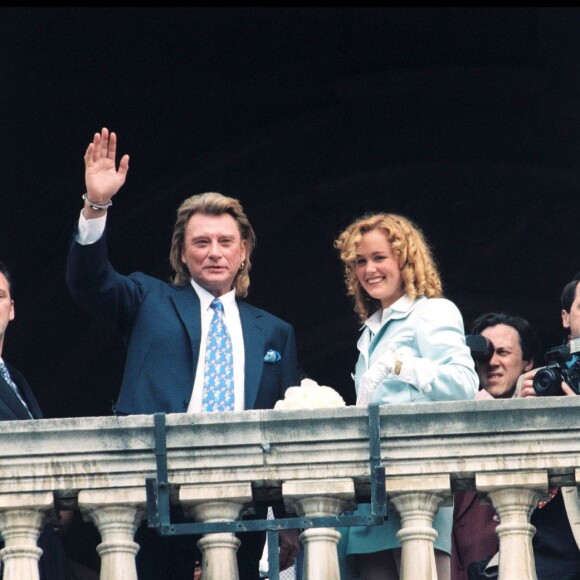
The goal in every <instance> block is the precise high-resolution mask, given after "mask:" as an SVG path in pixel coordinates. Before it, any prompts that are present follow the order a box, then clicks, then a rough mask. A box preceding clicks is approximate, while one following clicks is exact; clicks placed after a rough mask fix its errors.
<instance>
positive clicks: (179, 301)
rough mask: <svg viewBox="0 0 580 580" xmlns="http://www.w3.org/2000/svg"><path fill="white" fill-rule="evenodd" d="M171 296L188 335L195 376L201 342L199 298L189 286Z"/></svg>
mask: <svg viewBox="0 0 580 580" xmlns="http://www.w3.org/2000/svg"><path fill="white" fill-rule="evenodd" d="M176 290H177V291H176V292H175V293H173V294H172V295H171V300H172V302H173V304H174V305H175V309H176V310H177V314H178V316H179V318H181V321H182V322H183V325H184V326H185V328H186V330H187V334H188V335H189V341H190V343H191V353H192V358H193V367H192V372H193V373H194V374H195V369H197V361H198V358H199V347H200V342H201V313H200V305H199V298H198V296H197V294H196V293H195V290H194V289H193V287H192V286H191V284H187V285H186V286H183V287H179V288H177V289H176Z"/></svg>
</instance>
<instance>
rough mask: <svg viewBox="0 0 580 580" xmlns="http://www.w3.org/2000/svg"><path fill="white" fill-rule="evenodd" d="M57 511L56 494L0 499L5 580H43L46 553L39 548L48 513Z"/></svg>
mask: <svg viewBox="0 0 580 580" xmlns="http://www.w3.org/2000/svg"><path fill="white" fill-rule="evenodd" d="M53 507H54V497H53V494H52V492H40V493H27V494H12V493H7V494H2V495H0V534H1V535H2V538H3V539H4V545H5V547H4V548H3V549H2V550H0V556H1V557H2V566H3V580H38V579H39V572H38V560H39V559H40V556H41V555H42V550H41V549H40V548H39V547H38V546H37V545H36V544H37V541H38V536H39V535H40V531H41V529H42V525H43V522H44V520H45V519H46V517H47V512H48V511H49V510H50V509H52V508H53Z"/></svg>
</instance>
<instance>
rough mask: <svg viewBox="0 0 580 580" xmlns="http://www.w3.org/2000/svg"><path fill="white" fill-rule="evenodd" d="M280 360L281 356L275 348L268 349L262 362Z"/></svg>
mask: <svg viewBox="0 0 580 580" xmlns="http://www.w3.org/2000/svg"><path fill="white" fill-rule="evenodd" d="M281 360H282V356H281V355H280V353H279V352H278V351H277V350H272V349H270V350H269V351H268V352H267V353H266V356H265V357H264V362H272V363H273V362H278V361H281Z"/></svg>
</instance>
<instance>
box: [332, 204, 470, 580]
mask: <svg viewBox="0 0 580 580" xmlns="http://www.w3.org/2000/svg"><path fill="white" fill-rule="evenodd" d="M335 246H336V248H337V249H338V250H339V252H340V258H341V260H342V262H343V264H344V269H345V282H346V287H347V292H348V294H349V295H350V296H352V297H353V299H354V308H355V311H356V313H357V314H358V316H359V318H360V320H361V322H362V323H363V330H362V334H361V336H360V338H359V341H358V343H357V347H358V349H359V358H358V361H357V363H356V367H355V374H354V381H355V388H356V391H357V403H356V404H357V406H366V405H368V404H369V403H379V404H401V403H420V402H435V401H450V400H459V399H474V398H475V395H476V393H477V388H478V378H477V374H476V372H475V367H474V363H473V359H472V357H471V353H470V350H469V348H468V347H467V345H466V344H465V331H464V326H463V318H462V316H461V313H460V311H459V309H458V308H457V306H456V305H455V304H454V303H453V302H451V301H450V300H447V299H446V298H443V290H442V284H441V279H440V277H439V272H438V269H437V266H436V264H435V260H434V258H433V255H432V253H431V249H430V248H429V245H428V243H427V241H426V240H425V237H424V235H423V233H422V231H421V230H420V229H419V227H417V226H416V225H415V224H414V223H413V222H412V221H411V220H409V219H408V218H405V217H403V216H400V215H396V214H391V213H378V214H372V215H366V216H363V217H362V218H360V219H357V220H356V221H354V222H353V223H352V224H351V225H349V226H348V227H347V228H346V229H345V230H344V231H343V232H342V233H341V234H340V235H339V236H338V239H337V240H336V241H335ZM369 508H370V506H369V505H368V504H363V505H360V504H359V508H358V512H357V513H361V514H363V513H368V511H369ZM452 511H453V510H452V508H441V509H440V510H439V512H438V513H437V515H436V516H435V519H434V522H433V526H434V528H435V529H436V530H437V531H438V538H437V540H436V541H435V560H436V566H437V574H438V578H439V579H440V580H441V579H444V578H449V574H450V572H449V555H450V554H451V526H452V515H453V514H452ZM399 528H400V520H399V517H398V515H397V513H396V512H395V510H394V509H392V510H391V511H390V512H389V518H388V520H387V521H386V522H385V523H384V524H383V525H382V526H355V527H350V528H345V529H344V528H343V529H341V533H342V536H343V537H342V539H341V542H340V546H339V553H342V554H346V556H351V557H353V559H354V562H353V559H352V558H349V559H348V561H346V560H345V561H343V562H341V565H342V566H343V570H344V569H345V568H347V567H348V566H350V565H352V564H354V565H356V567H357V568H358V573H359V574H360V577H361V578H363V579H365V580H372V579H375V578H377V579H378V578H380V579H381V580H384V579H387V580H398V578H399V568H400V557H401V550H400V548H401V545H400V543H399V541H398V540H397V538H396V533H397V531H398V530H399Z"/></svg>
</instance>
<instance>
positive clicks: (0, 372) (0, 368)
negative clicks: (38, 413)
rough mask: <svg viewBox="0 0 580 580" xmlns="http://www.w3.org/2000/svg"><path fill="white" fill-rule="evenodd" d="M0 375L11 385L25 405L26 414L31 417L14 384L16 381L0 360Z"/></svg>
mask: <svg viewBox="0 0 580 580" xmlns="http://www.w3.org/2000/svg"><path fill="white" fill-rule="evenodd" d="M0 376H2V378H3V379H4V380H5V381H6V382H7V383H8V384H9V385H10V386H11V387H12V390H13V391H14V392H15V393H16V395H17V396H18V398H19V399H20V401H21V402H22V404H23V405H24V406H25V407H26V410H27V411H28V414H29V415H30V416H31V417H32V415H31V414H30V409H29V408H28V405H27V404H26V401H25V400H24V399H23V398H22V395H21V394H20V390H19V389H18V387H17V386H16V383H15V382H14V381H13V380H12V378H11V377H10V373H9V372H8V368H7V367H6V365H5V364H4V361H0Z"/></svg>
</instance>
